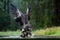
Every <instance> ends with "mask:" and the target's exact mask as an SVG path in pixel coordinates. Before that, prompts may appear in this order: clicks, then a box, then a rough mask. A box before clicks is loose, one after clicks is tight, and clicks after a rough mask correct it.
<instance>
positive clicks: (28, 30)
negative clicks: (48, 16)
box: [21, 25, 32, 38]
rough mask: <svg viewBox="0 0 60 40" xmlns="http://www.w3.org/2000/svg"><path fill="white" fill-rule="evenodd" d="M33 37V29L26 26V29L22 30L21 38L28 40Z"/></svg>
mask: <svg viewBox="0 0 60 40" xmlns="http://www.w3.org/2000/svg"><path fill="white" fill-rule="evenodd" d="M31 36H32V33H31V27H30V26H29V25H26V26H25V28H23V29H22V35H21V37H23V38H28V37H31Z"/></svg>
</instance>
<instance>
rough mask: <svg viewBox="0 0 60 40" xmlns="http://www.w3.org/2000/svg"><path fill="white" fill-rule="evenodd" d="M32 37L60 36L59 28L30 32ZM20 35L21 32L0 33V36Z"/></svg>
mask: <svg viewBox="0 0 60 40" xmlns="http://www.w3.org/2000/svg"><path fill="white" fill-rule="evenodd" d="M32 33H33V34H34V35H49V36H60V27H52V28H46V29H40V30H35V31H32ZM20 34H21V31H19V30H17V31H7V32H0V36H11V35H12V36H18V35H20Z"/></svg>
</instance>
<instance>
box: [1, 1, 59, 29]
mask: <svg viewBox="0 0 60 40" xmlns="http://www.w3.org/2000/svg"><path fill="white" fill-rule="evenodd" d="M26 2H29V3H30V5H31V7H32V10H31V16H30V17H31V19H30V23H31V25H32V28H33V29H39V28H46V27H51V26H56V25H57V23H56V22H55V21H54V20H55V19H56V21H57V19H58V18H57V16H58V15H56V13H54V8H55V6H54V0H0V30H17V29H19V28H20V27H21V26H20V25H18V24H17V23H16V22H15V20H14V19H13V17H12V16H11V14H10V13H9V3H12V4H14V5H16V6H17V7H18V8H19V9H20V11H22V12H23V13H26ZM59 21H60V20H59ZM59 24H60V23H59Z"/></svg>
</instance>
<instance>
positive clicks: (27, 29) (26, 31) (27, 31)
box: [10, 3, 31, 37]
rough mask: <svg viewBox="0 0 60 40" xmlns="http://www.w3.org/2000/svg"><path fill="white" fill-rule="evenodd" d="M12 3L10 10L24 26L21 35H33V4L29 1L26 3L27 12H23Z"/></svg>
mask: <svg viewBox="0 0 60 40" xmlns="http://www.w3.org/2000/svg"><path fill="white" fill-rule="evenodd" d="M10 5H11V6H10V12H11V13H12V15H13V18H14V19H15V20H16V22H18V23H20V25H22V26H23V29H22V35H21V37H27V36H29V35H30V36H31V25H30V23H29V20H30V13H31V6H30V5H29V3H26V5H27V10H26V13H25V14H24V13H23V12H21V11H20V10H19V9H18V8H17V7H16V6H15V5H13V4H10Z"/></svg>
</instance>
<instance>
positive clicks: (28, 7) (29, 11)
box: [26, 2, 31, 20]
mask: <svg viewBox="0 0 60 40" xmlns="http://www.w3.org/2000/svg"><path fill="white" fill-rule="evenodd" d="M26 5H27V11H26V14H27V15H28V20H30V15H31V6H30V4H29V3H28V2H26Z"/></svg>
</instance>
